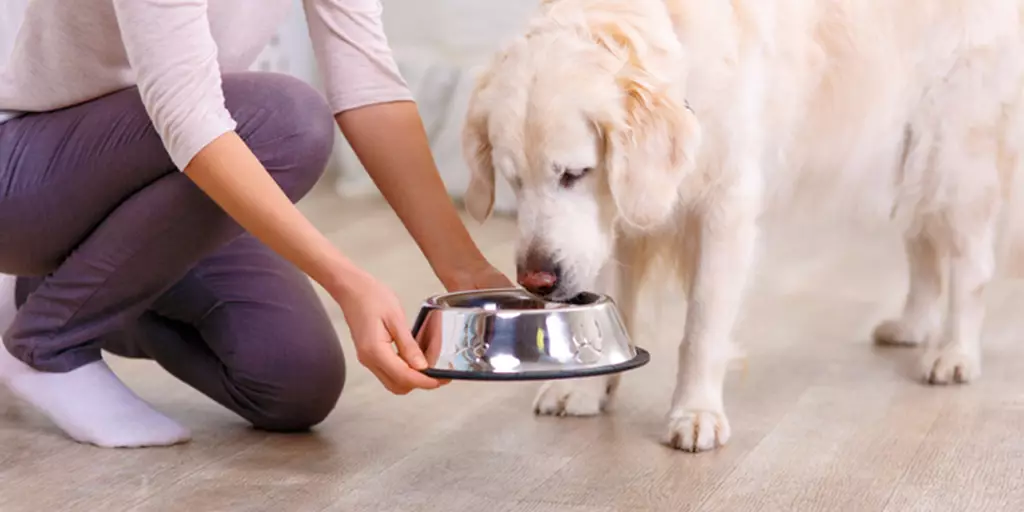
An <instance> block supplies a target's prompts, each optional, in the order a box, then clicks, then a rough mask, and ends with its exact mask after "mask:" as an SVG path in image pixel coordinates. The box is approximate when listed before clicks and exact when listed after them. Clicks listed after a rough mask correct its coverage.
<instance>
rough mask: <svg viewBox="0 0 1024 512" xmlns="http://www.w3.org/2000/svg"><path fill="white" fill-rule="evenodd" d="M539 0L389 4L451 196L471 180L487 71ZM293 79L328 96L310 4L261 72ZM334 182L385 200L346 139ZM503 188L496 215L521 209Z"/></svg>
mask: <svg viewBox="0 0 1024 512" xmlns="http://www.w3.org/2000/svg"><path fill="white" fill-rule="evenodd" d="M537 4H538V0H430V1H423V0H384V27H385V30H386V32H387V35H388V39H389V40H390V42H391V46H392V48H393V49H394V51H395V59H396V61H397V62H398V66H399V68H400V69H401V72H402V75H403V76H404V77H405V79H406V81H407V82H408V84H409V87H410V89H411V90H412V93H413V95H414V96H415V97H416V101H417V103H418V104H419V108H420V113H421V115H422V116H423V121H424V124H425V125H426V129H427V135H428V137H429V138H430V143H431V146H432V149H433V152H434V157H435V159H436V161H437V165H438V167H439V168H440V170H441V175H442V178H443V179H444V181H445V183H446V185H447V187H448V190H449V193H450V194H451V195H452V196H453V197H455V198H459V197H461V195H462V193H463V192H464V191H465V189H466V185H467V184H468V180H469V172H468V169H466V166H465V163H464V161H463V159H462V153H461V143H460V131H461V129H462V119H463V116H464V113H465V107H466V103H467V100H468V97H469V93H470V91H471V88H472V87H473V83H474V79H475V76H476V73H477V71H478V70H479V69H480V65H481V64H483V63H484V62H485V61H486V59H487V58H488V57H490V55H491V54H493V52H494V51H495V50H497V49H498V48H499V47H500V46H501V44H502V43H503V42H504V41H505V40H506V39H507V38H509V37H512V36H513V35H514V34H516V33H517V32H519V31H521V29H522V27H523V26H524V24H525V23H526V20H527V18H528V16H529V15H530V14H531V13H532V12H533V11H534V10H535V8H536V6H537ZM254 68H256V69H259V70H262V71H274V72H279V73H287V74H290V75H293V76H296V77H298V78H301V79H303V80H305V81H307V82H308V83H310V84H312V85H314V86H316V87H318V88H320V87H321V84H320V79H319V76H318V75H317V69H316V62H315V60H314V58H313V49H312V46H311V44H310V41H309V36H308V32H307V28H306V20H305V16H304V15H303V12H302V0H294V5H293V6H292V10H291V15H290V17H289V19H288V21H287V23H285V24H284V25H283V27H282V29H281V31H280V32H279V33H278V35H277V37H276V38H275V39H274V41H273V42H272V44H271V45H269V47H268V48H267V49H266V51H264V53H263V55H262V56H261V57H260V59H259V60H258V61H257V62H256V64H255V65H254ZM325 179H326V180H329V182H330V183H329V184H330V185H331V186H332V188H333V189H334V190H335V191H336V192H337V193H338V194H339V195H342V196H345V197H362V196H367V195H372V194H377V191H376V189H375V188H374V187H373V184H372V183H371V182H370V181H369V178H368V177H367V175H366V173H365V171H364V170H363V169H362V167H361V166H360V164H359V160H358V159H357V158H356V157H355V155H354V154H353V152H352V151H351V148H350V147H349V146H348V145H347V144H346V143H345V140H344V137H342V136H341V133H340V132H339V133H338V141H337V144H336V145H335V154H334V158H333V159H332V161H331V165H330V168H329V169H328V173H327V176H326V177H325ZM511 199H512V197H511V194H510V191H509V190H508V188H507V185H506V184H505V183H504V182H502V183H501V184H500V185H499V190H498V193H497V197H496V204H495V210H496V211H497V212H501V213H511V212H512V211H513V209H514V204H513V202H512V200H511Z"/></svg>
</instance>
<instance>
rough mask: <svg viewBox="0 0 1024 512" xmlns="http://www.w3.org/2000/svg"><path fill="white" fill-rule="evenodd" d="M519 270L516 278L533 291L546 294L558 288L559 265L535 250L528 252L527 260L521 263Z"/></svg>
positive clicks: (524, 286) (542, 294) (541, 294)
mask: <svg viewBox="0 0 1024 512" xmlns="http://www.w3.org/2000/svg"><path fill="white" fill-rule="evenodd" d="M517 270H518V271H517V272H516V278H517V280H518V281H519V284H520V285H522V286H523V288H526V289H527V290H529V291H530V292H531V293H535V294H537V295H540V296H545V295H550V294H551V293H553V292H554V291H555V289H557V288H558V279H559V276H558V274H559V272H558V267H557V265H555V264H554V263H553V262H552V261H551V260H550V259H548V258H545V257H543V256H540V255H539V254H537V253H535V252H531V253H530V254H528V255H527V257H526V261H525V262H524V263H522V264H520V265H519V268H518V269H517Z"/></svg>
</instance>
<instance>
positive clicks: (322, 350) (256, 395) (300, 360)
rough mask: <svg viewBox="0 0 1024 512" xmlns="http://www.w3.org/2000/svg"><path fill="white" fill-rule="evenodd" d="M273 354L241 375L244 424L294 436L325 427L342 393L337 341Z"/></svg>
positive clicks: (342, 367) (342, 363) (342, 366)
mask: <svg viewBox="0 0 1024 512" xmlns="http://www.w3.org/2000/svg"><path fill="white" fill-rule="evenodd" d="M325 341H326V342H325V343H318V344H316V345H315V347H319V349H313V347H314V346H312V345H309V344H306V345H299V346H297V347H295V348H296V349H295V350H286V351H282V352H280V353H276V354H272V355H271V354H267V356H268V357H267V359H268V360H265V361H263V362H262V363H260V364H258V365H254V366H257V367H258V368H259V369H258V370H250V371H247V372H243V373H245V374H246V376H245V377H244V378H243V379H241V381H240V382H239V383H238V384H239V386H238V387H239V390H240V391H241V392H242V393H243V394H245V395H246V397H245V402H247V404H248V409H249V410H248V411H247V414H245V416H246V418H247V419H248V420H249V421H250V422H251V423H252V424H253V426H254V427H256V428H258V429H262V430H269V431H275V432H295V431H303V430H308V429H309V428H312V427H313V426H315V425H318V424H319V423H321V422H323V421H324V419H326V418H327V416H328V415H329V414H330V413H331V411H333V410H334V407H335V406H336V405H337V403H338V399H339V398H340V396H341V392H342V390H343V389H344V387H345V359H344V356H343V354H342V352H341V345H340V344H339V342H338V340H337V337H335V336H331V337H330V338H329V339H328V340H325Z"/></svg>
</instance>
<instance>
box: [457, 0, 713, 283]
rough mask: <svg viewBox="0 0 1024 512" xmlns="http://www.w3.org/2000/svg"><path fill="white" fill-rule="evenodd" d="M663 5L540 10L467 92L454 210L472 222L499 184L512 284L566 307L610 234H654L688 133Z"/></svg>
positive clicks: (665, 214)
mask: <svg viewBox="0 0 1024 512" xmlns="http://www.w3.org/2000/svg"><path fill="white" fill-rule="evenodd" d="M596 4H603V6H602V5H596ZM661 4H662V2H661V1H660V0H653V1H649V2H648V1H645V0H629V1H625V0H605V1H604V2H601V1H598V2H594V1H593V0H589V1H580V0H562V1H555V2H549V3H548V5H547V7H548V8H547V9H546V12H544V13H543V14H542V16H541V17H540V18H539V19H538V20H537V21H536V22H535V23H534V25H533V27H532V29H531V31H530V32H529V33H528V35H526V36H524V37H522V38H520V39H518V40H517V41H515V42H513V43H512V44H511V45H510V46H508V47H507V48H506V49H504V50H503V51H502V52H501V53H500V54H499V55H498V56H497V57H496V58H495V60H494V61H493V62H492V64H491V65H490V67H489V68H488V69H487V70H486V71H485V72H484V74H483V75H482V77H481V78H480V80H479V82H478V84H477V88H476V89H475V90H474V92H473V94H472V97H471V100H470V107H469V113H468V116H467V120H466V125H465V129H464V134H463V138H464V140H463V142H464V150H465V157H466V160H467V162H468V164H469V167H470V170H471V172H472V176H471V181H470V185H469V189H468V191H467V194H466V205H467V208H468V210H469V212H470V214H471V215H473V216H474V217H475V218H476V219H477V220H479V221H481V222H482V221H483V220H484V219H486V218H487V217H488V216H489V215H490V214H491V211H492V208H493V203H494V189H495V179H496V178H495V175H496V174H501V175H502V176H503V177H504V179H506V180H507V181H508V182H509V183H510V184H511V186H512V189H513V190H514V191H515V194H516V197H517V209H518V222H519V232H520V234H519V236H520V238H519V247H518V254H517V263H518V267H519V280H520V283H521V284H523V285H524V286H525V287H526V288H528V289H530V290H532V291H534V292H537V293H540V294H542V295H545V296H548V297H549V298H552V299H554V300H565V299H569V298H572V297H573V296H575V295H577V294H578V293H580V292H582V291H585V290H587V289H592V288H593V287H594V285H595V281H596V279H597V277H598V274H599V273H600V271H601V270H602V268H603V267H604V266H605V265H606V264H607V262H608V261H609V260H610V258H611V257H612V248H613V246H614V241H615V237H616V233H617V232H618V230H619V228H621V227H628V228H630V229H634V230H640V231H647V230H652V229H656V228H658V227H659V226H661V225H662V224H664V223H665V222H666V221H667V220H668V219H669V218H670V217H671V216H672V213H673V211H674V209H675V207H676V203H677V201H678V191H679V187H680V185H681V183H682V181H683V179H684V178H685V176H686V174H687V173H688V172H689V171H690V170H691V169H692V167H693V163H694V159H695V152H696V150H697V147H698V145H699V142H700V128H699V125H698V123H697V119H696V118H695V116H694V115H693V112H692V111H691V110H690V109H689V107H688V105H687V104H686V101H685V98H684V94H683V91H682V87H683V86H682V83H683V80H682V79H681V74H682V72H683V66H684V62H683V49H682V47H681V45H680V43H679V42H678V40H677V39H676V37H675V34H674V31H673V30H672V26H671V24H670V23H669V21H668V16H667V14H665V13H664V7H663V6H662V5H661ZM584 7H586V8H584ZM602 7H603V8H602ZM658 9H660V16H659V10H658Z"/></svg>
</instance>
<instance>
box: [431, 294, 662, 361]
mask: <svg viewBox="0 0 1024 512" xmlns="http://www.w3.org/2000/svg"><path fill="white" fill-rule="evenodd" d="M413 336H414V337H415V338H416V340H417V342H419V344H420V346H421V347H422V348H423V350H424V352H425V353H426V355H427V361H428V364H429V367H428V368H427V369H426V370H424V373H425V374H427V375H429V376H431V377H434V378H439V379H463V380H553V379H567V378H577V377H589V376H595V375H606V374H611V373H618V372H622V371H626V370H632V369H634V368H638V367H640V366H643V365H645V364H647V362H648V361H649V360H650V355H649V354H648V353H647V351H645V350H643V349H641V348H637V347H634V346H632V343H631V342H630V340H629V336H628V335H627V334H626V329H625V327H624V326H623V324H622V319H621V317H620V316H619V312H618V309H617V308H616V306H615V303H614V302H612V300H611V299H609V298H608V297H605V296H602V295H596V294H590V293H585V294H582V295H580V296H579V297H577V298H576V299H575V300H574V301H573V302H571V303H555V302H547V301H544V300H543V299H540V298H538V297H536V296H534V295H532V294H530V293H529V292H527V291H525V290H520V289H516V288H510V289H498V290H483V291H472V292H460V293H452V294H445V295H437V296H435V297H431V298H429V299H427V301H426V302H425V303H424V304H423V307H422V308H421V309H420V313H419V316H418V317H417V318H416V323H415V324H414V326H413Z"/></svg>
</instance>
